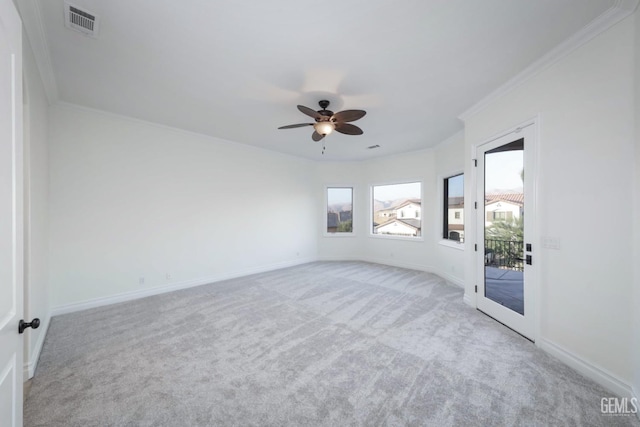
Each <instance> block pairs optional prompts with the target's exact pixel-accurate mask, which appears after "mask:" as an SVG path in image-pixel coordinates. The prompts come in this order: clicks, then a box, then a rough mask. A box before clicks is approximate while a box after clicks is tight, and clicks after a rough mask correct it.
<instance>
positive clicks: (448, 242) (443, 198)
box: [438, 169, 466, 250]
mask: <svg viewBox="0 0 640 427" xmlns="http://www.w3.org/2000/svg"><path fill="white" fill-rule="evenodd" d="M464 175H465V172H464V170H460V169H459V170H455V171H452V172H451V173H448V174H443V175H440V176H438V189H439V193H440V194H439V195H440V197H439V200H440V202H439V203H441V204H442V205H441V208H440V209H438V211H439V212H440V215H439V216H440V221H438V234H439V235H440V239H439V241H438V243H439V244H440V245H442V246H447V247H450V248H453V249H458V250H464V248H465V244H466V239H465V241H464V242H460V241H457V240H452V239H449V238H448V235H449V233H448V231H449V230H448V226H449V216H448V215H449V191H448V190H449V181H448V180H449V179H450V178H455V177H457V176H462V179H463V187H462V188H463V190H462V196H463V197H464V194H465V191H464V186H465V184H464V179H465V177H464ZM465 211H466V208H465V209H463V212H462V215H463V217H462V218H463V227H464V224H465V223H466V219H465V217H466V215H465ZM445 230H446V231H445Z"/></svg>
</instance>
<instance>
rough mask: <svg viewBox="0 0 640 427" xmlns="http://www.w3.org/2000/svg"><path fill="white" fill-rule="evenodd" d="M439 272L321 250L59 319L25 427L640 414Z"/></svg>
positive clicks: (551, 420)
mask: <svg viewBox="0 0 640 427" xmlns="http://www.w3.org/2000/svg"><path fill="white" fill-rule="evenodd" d="M610 395H611V393H610V392H608V391H606V390H604V389H602V388H601V387H599V386H598V385H596V384H595V383H593V382H592V381H590V380H588V379H586V378H584V377H582V376H581V375H579V374H578V373H576V372H574V371H573V370H571V369H570V368H568V367H566V366H565V365H563V364H562V363H560V362H558V361H556V360H554V359H552V358H551V357H549V356H548V355H546V354H545V353H543V352H541V351H539V350H538V349H537V348H536V347H535V346H534V345H533V344H531V343H530V342H529V341H527V340H525V339H523V338H522V337H520V336H519V335H517V334H516V333H514V332H512V331H511V330H509V329H507V328H505V327H504V326H501V325H500V324H498V323H497V322H495V321H493V320H491V319H489V318H488V317H486V316H484V315H483V314H481V313H479V312H478V311H476V310H473V309H471V308H470V307H468V306H466V305H465V304H464V303H463V302H462V290H461V289H460V288H458V287H455V286H453V285H450V284H448V283H446V282H445V281H444V280H443V279H441V278H439V277H437V276H434V275H432V274H428V273H423V272H418V271H412V270H406V269H401V268H394V267H387V266H381V265H376V264H368V263H360V262H318V263H312V264H306V265H302V266H298V267H293V268H288V269H283V270H278V271H274V272H270V273H265V274H259V275H253V276H249V277H245V278H241V279H235V280H229V281H225V282H221V283H216V284H211V285H206V286H200V287H197V288H192V289H188V290H183V291H179V292H174V293H171V294H164V295H160V296H155V297H150V298H145V299H142V300H137V301H132V302H127V303H122V304H117V305H112V306H107V307H102V308H97V309H92V310H88V311H84V312H79V313H73V314H69V315H65V316H59V317H55V318H54V319H53V321H52V324H51V327H50V330H49V333H48V336H47V339H46V342H45V345H44V349H43V352H42V356H41V359H40V364H39V366H38V370H37V372H36V375H35V377H34V379H33V381H32V385H31V391H30V394H29V397H28V398H27V400H26V402H25V425H26V426H383V425H384V426H386V425H397V426H404V425H411V426H418V425H428V426H454V425H456V426H457V425H471V426H501V425H505V426H507V425H509V426H510V425H539V426H550V425H569V426H599V425H602V426H610V425H639V424H640V423H639V422H638V421H637V419H635V418H632V417H611V416H604V415H601V413H600V399H601V398H602V397H605V396H610Z"/></svg>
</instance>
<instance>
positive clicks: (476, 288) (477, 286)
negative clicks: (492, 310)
mask: <svg viewBox="0 0 640 427" xmlns="http://www.w3.org/2000/svg"><path fill="white" fill-rule="evenodd" d="M477 293H478V285H476V294H477Z"/></svg>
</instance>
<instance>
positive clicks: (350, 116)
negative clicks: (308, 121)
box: [333, 110, 367, 122]
mask: <svg viewBox="0 0 640 427" xmlns="http://www.w3.org/2000/svg"><path fill="white" fill-rule="evenodd" d="M365 114H367V112H366V111H364V110H344V111H339V112H337V113H335V114H334V115H333V118H334V119H335V121H336V122H355V121H356V120H359V119H361V118H363V117H364V115H365Z"/></svg>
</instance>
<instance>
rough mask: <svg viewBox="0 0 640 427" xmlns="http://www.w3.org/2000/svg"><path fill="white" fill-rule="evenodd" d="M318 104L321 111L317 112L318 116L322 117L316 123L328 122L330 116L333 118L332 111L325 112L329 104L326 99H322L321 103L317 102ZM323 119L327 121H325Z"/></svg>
mask: <svg viewBox="0 0 640 427" xmlns="http://www.w3.org/2000/svg"><path fill="white" fill-rule="evenodd" d="M318 104H319V105H320V108H322V110H318V114H320V115H321V116H323V117H322V118H317V119H316V122H320V121H323V122H324V121H329V120H330V119H331V116H333V111H331V110H327V107H328V106H329V104H330V102H329V101H327V100H326V99H323V100H322V101H320V102H318ZM325 117H326V118H327V119H325Z"/></svg>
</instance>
